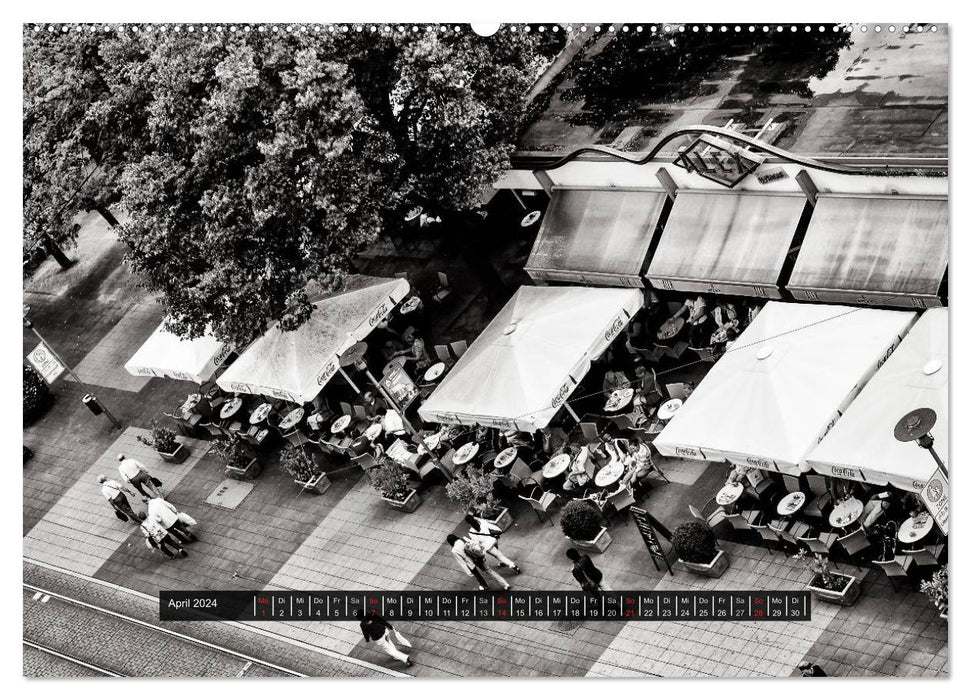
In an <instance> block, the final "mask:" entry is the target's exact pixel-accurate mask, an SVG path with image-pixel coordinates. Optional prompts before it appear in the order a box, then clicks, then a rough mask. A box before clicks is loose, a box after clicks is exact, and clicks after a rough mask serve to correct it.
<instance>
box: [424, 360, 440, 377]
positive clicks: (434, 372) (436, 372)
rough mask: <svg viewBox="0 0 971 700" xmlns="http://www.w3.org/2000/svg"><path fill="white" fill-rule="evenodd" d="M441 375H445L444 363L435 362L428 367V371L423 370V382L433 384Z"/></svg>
mask: <svg viewBox="0 0 971 700" xmlns="http://www.w3.org/2000/svg"><path fill="white" fill-rule="evenodd" d="M443 374H445V363H444V362H436V363H435V364H433V365H432V366H431V367H429V368H428V369H426V370H425V374H424V377H425V381H426V382H434V381H435V380H436V379H438V378H439V377H441V376H442V375H443Z"/></svg>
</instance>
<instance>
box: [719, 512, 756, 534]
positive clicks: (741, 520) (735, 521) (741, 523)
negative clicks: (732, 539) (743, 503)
mask: <svg viewBox="0 0 971 700" xmlns="http://www.w3.org/2000/svg"><path fill="white" fill-rule="evenodd" d="M725 520H727V521H728V524H729V525H731V526H732V527H733V528H735V529H736V530H751V529H752V522H751V521H750V520H748V519H747V518H746V517H745V515H744V514H742V513H726V514H725Z"/></svg>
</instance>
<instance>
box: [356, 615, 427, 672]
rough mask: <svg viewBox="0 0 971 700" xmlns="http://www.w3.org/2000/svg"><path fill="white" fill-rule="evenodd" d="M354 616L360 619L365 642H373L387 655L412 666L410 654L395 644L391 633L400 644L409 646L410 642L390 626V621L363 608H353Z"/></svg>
mask: <svg viewBox="0 0 971 700" xmlns="http://www.w3.org/2000/svg"><path fill="white" fill-rule="evenodd" d="M354 618H355V619H357V620H360V621H361V632H362V633H363V634H364V641H365V642H374V643H375V644H377V645H378V646H379V647H381V648H382V649H384V651H385V653H386V654H388V656H390V657H392V658H395V659H398V661H404V662H405V663H406V664H407V665H408V666H414V665H415V664H414V662H413V661H412V660H411V655H409V654H406V653H404V652H403V651H401V650H400V649H398V647H396V646H395V644H394V640H393V639H392V638H391V636H392V635H394V637H395V638H396V639H397V640H398V643H399V644H401V645H402V646H405V647H408V648H409V649H410V648H411V642H409V641H408V640H407V639H405V637H404V635H403V634H401V632H399V631H398V630H396V629H395V628H394V627H392V626H391V623H390V622H388V621H387V620H385V619H384V618H383V617H381V616H380V615H378V614H377V613H376V612H375V611H373V610H372V611H370V612H369V613H367V614H365V613H364V611H363V610H360V609H358V610H355V611H354Z"/></svg>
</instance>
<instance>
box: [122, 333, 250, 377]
mask: <svg viewBox="0 0 971 700" xmlns="http://www.w3.org/2000/svg"><path fill="white" fill-rule="evenodd" d="M165 323H166V322H165V321H163V322H162V323H160V324H159V326H158V328H156V329H155V331H154V332H153V333H152V334H151V335H150V336H148V340H146V341H145V342H144V343H143V344H142V346H141V347H140V348H138V350H137V351H136V352H135V354H134V355H132V356H131V359H130V360H128V362H126V363H125V370H126V371H127V372H128V374H132V375H134V376H136V377H170V378H171V379H182V380H184V381H187V382H196V383H198V384H202V383H203V382H205V381H208V380H209V378H210V377H212V375H213V373H214V372H215V371H216V368H217V367H219V365H220V364H222V363H223V362H224V361H225V360H226V358H227V357H228V356H229V353H230V352H232V350H233V348H232V346H231V345H227V344H226V343H223V342H221V341H218V340H216V339H215V338H213V337H212V336H211V335H208V334H206V335H204V336H202V337H201V338H195V339H193V340H184V339H183V338H180V337H179V336H177V335H175V334H174V333H170V332H169V331H168V330H166V329H165Z"/></svg>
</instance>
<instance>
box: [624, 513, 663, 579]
mask: <svg viewBox="0 0 971 700" xmlns="http://www.w3.org/2000/svg"><path fill="white" fill-rule="evenodd" d="M630 514H631V517H632V518H633V519H634V524H635V525H637V530H638V531H639V532H640V533H641V538H642V539H643V540H644V544H645V545H647V553H648V554H650V555H651V561H653V562H654V568H655V569H657V570H658V571H660V570H661V567H660V566H658V561H661V562H664V566H665V567H666V568H667V570H668V573H669V574H671V575H672V576H674V572H673V571H671V564H670V562H668V557H667V554H665V552H664V548H663V547H662V546H661V540H660V539H659V538H658V533H660V534H661V535H663V536H664V537H666V538H667V539H668V540H670V539H671V533H670V532H668V530H667V528H665V527H664V526H663V525H661V523H659V522H658V521H656V520H655V519H654V518H652V517H651V515H650V513H648V512H647V511H646V510H643V509H641V508H635V507H631V509H630Z"/></svg>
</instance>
